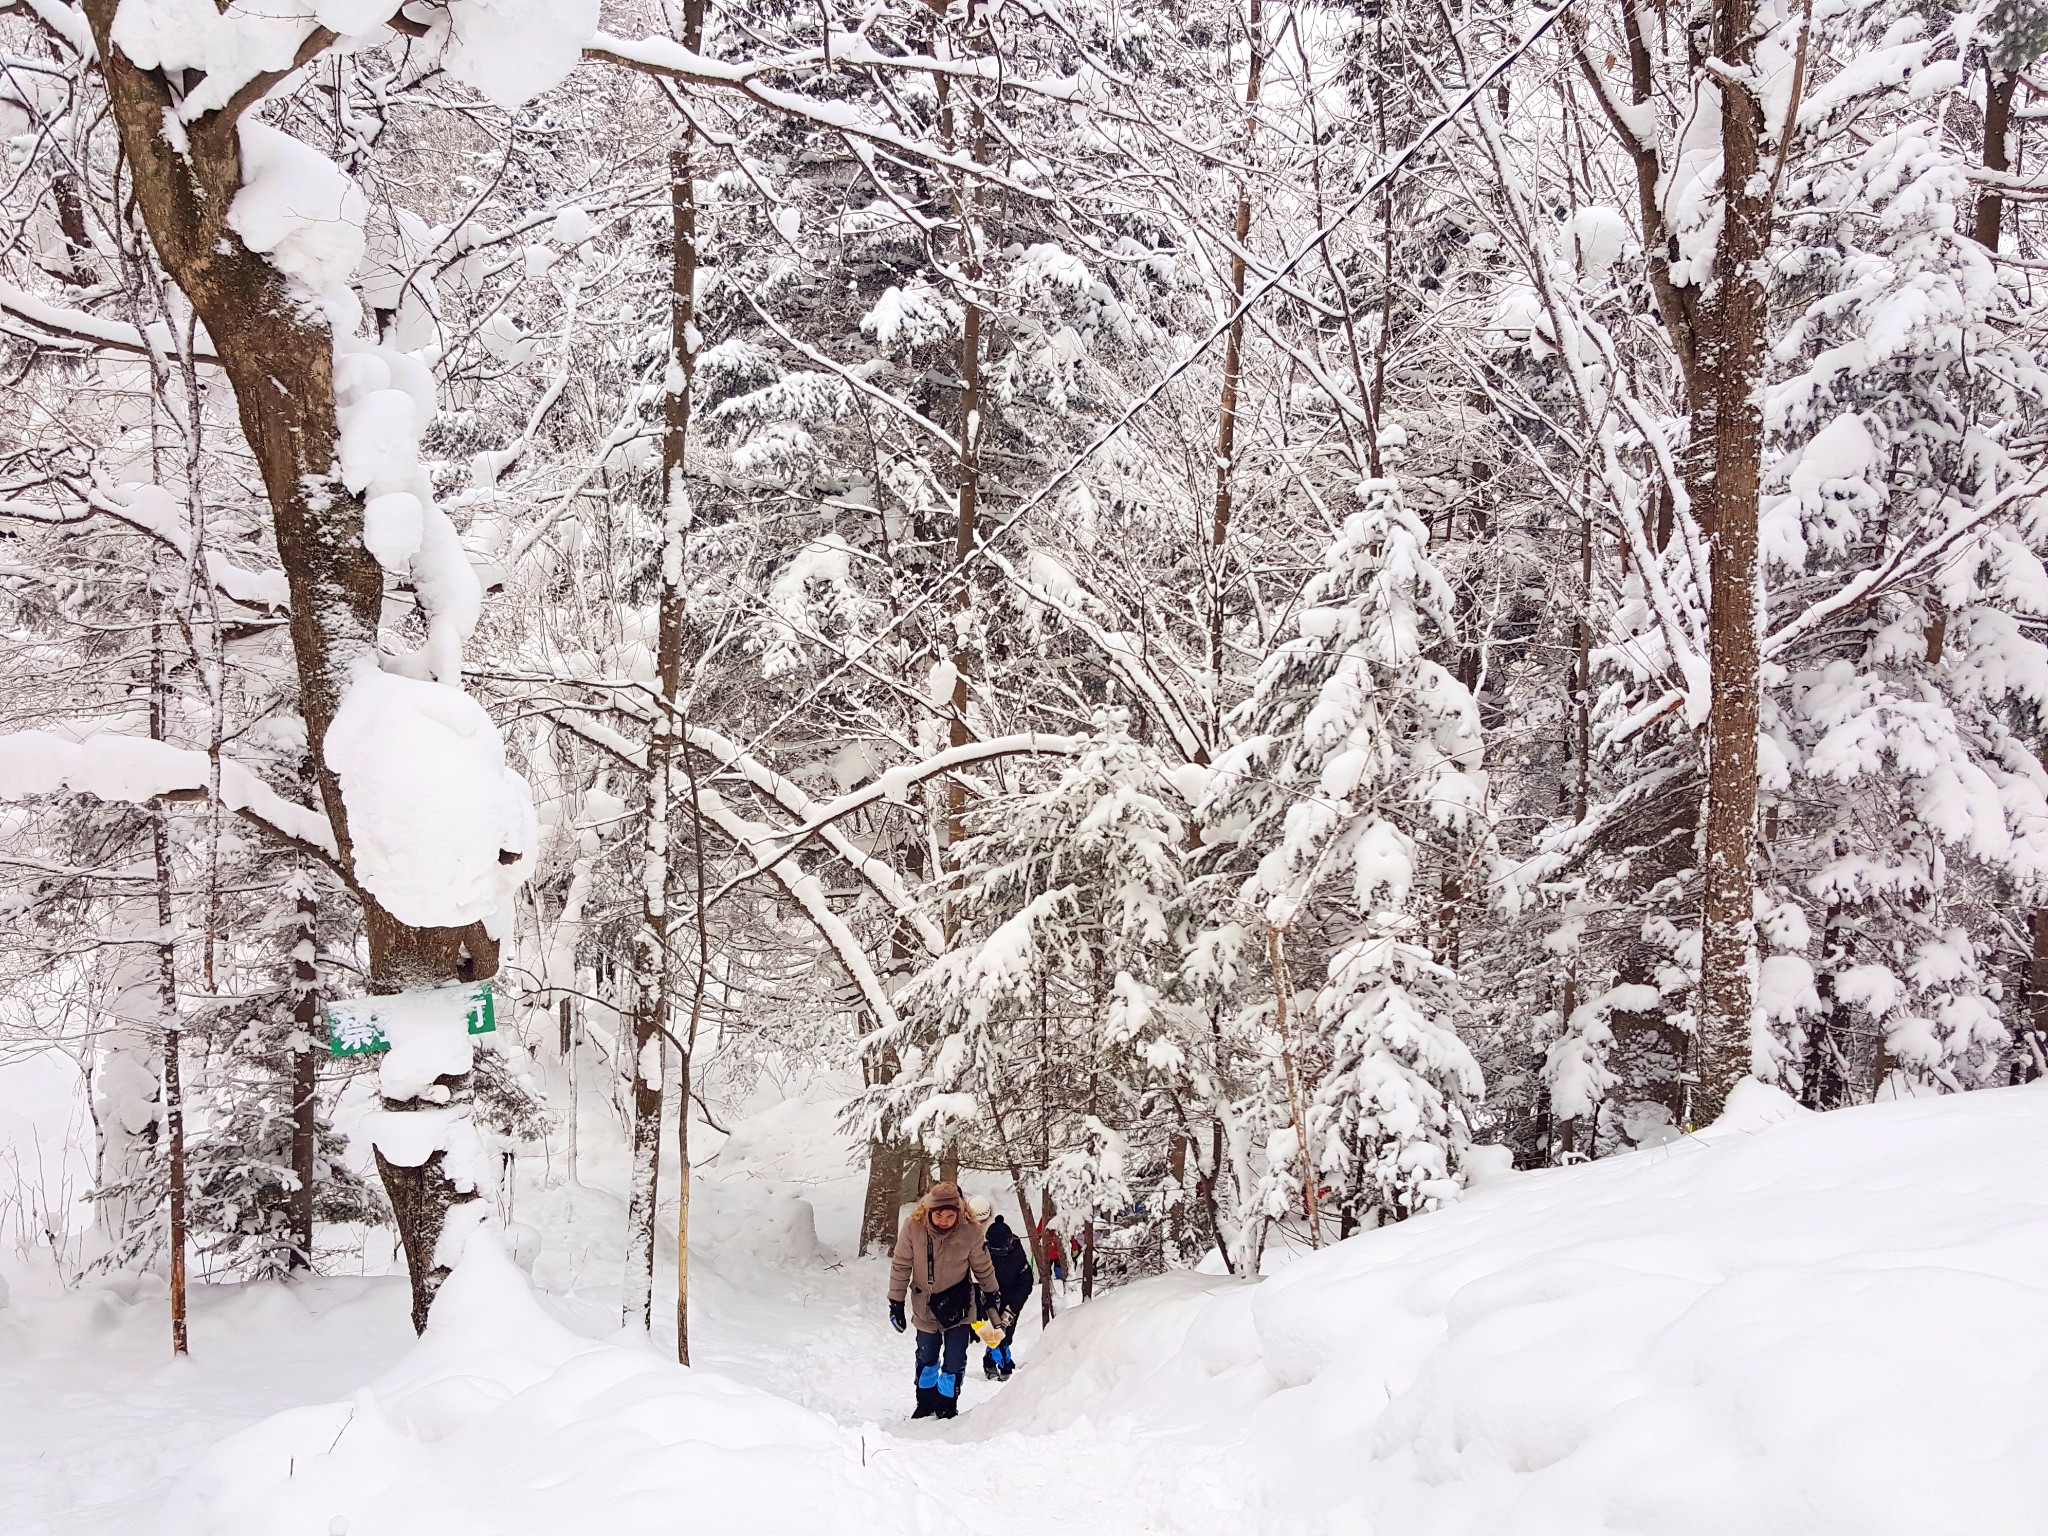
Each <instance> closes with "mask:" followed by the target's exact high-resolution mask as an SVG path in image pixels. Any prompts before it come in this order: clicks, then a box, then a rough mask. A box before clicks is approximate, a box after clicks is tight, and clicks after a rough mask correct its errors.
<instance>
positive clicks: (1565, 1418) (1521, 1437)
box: [0, 1087, 2048, 1536]
mask: <svg viewBox="0 0 2048 1536" xmlns="http://www.w3.org/2000/svg"><path fill="white" fill-rule="evenodd" d="M827 1123H829V1105H821V1104H816V1103H808V1104H807V1103H805V1102H802V1101H798V1100H791V1101H789V1102H787V1103H784V1104H781V1105H779V1106H776V1107H775V1108H773V1109H771V1110H770V1111H768V1112H767V1113H765V1114H763V1115H760V1116H756V1117H755V1118H754V1119H753V1120H751V1121H749V1122H747V1123H745V1124H743V1125H741V1126H738V1127H737V1128H736V1129H737V1130H738V1132H739V1134H738V1135H737V1137H736V1138H735V1139H734V1141H732V1142H730V1143H727V1144H726V1145H725V1146H724V1147H723V1148H721V1149H720V1150H719V1151H718V1155H717V1157H716V1159H715V1160H713V1161H711V1162H710V1164H709V1166H707V1167H704V1168H703V1169H702V1170H701V1177H700V1179H699V1180H698V1181H697V1183H696V1185H695V1188H696V1210H695V1229H694V1230H695V1232H696V1234H697V1236H698V1238H699V1239H700V1241H699V1242H698V1243H697V1244H695V1245H693V1255H692V1263H693V1268H694V1270H695V1275H696V1282H697V1283H696V1285H695V1288H694V1296H693V1319H694V1328H693V1336H694V1338H695V1342H696V1351H695V1352H696V1357H697V1360H698V1361H699V1369H697V1370H695V1371H692V1372H683V1371H681V1370H679V1369H677V1368H675V1367H673V1366H671V1365H668V1364H666V1363H665V1355H666V1348H667V1343H668V1341H667V1340H666V1339H658V1340H657V1341H656V1342H657V1345H658V1346H659V1347H657V1348H655V1349H649V1348H648V1347H646V1346H645V1345H630V1346H628V1345H622V1344H621V1343H619V1342H617V1340H616V1338H615V1334H614V1329H613V1326H612V1325H613V1320H614V1318H615V1316H616V1311H615V1309H616V1299H617V1292H616V1273H617V1243H618V1236H617V1234H618V1230H619V1225H620V1223H619V1212H618V1210H617V1208H616V1202H615V1201H614V1200H612V1198H611V1197H610V1196H608V1195H605V1194H603V1193H602V1192H601V1189H602V1186H603V1185H605V1184H607V1183H609V1182H611V1179H610V1174H611V1172H612V1170H609V1169H607V1168H606V1167H604V1166H603V1164H602V1160H601V1159H600V1160H595V1161H593V1162H592V1163H591V1164H590V1165H589V1166H587V1167H586V1168H585V1170H584V1172H585V1181H586V1187H583V1188H574V1187H569V1186H566V1185H563V1184H561V1183H560V1182H559V1173H560V1170H559V1169H557V1170H555V1178H556V1182H554V1183H552V1184H551V1185H549V1187H546V1188H542V1187H540V1185H541V1184H544V1183H547V1180H546V1179H541V1180H538V1181H530V1182H529V1183H528V1185H527V1186H526V1187H523V1188H522V1189H521V1191H520V1193H519V1196H518V1202H519V1203H518V1209H517V1212H516V1214H517V1216H518V1217H519V1219H520V1220H521V1221H523V1222H528V1223H531V1224H532V1225H534V1226H535V1227H537V1228H539V1229H540V1230H541V1231H542V1233H543V1235H544V1237H545V1242H546V1246H545V1247H544V1249H543V1251H542V1254H541V1257H540V1259H539V1261H538V1263H537V1264H536V1266H535V1276H536V1278H537V1279H538V1280H539V1281H540V1282H541V1283H542V1285H543V1286H545V1287H548V1288H549V1289H550V1290H552V1291H554V1292H556V1293H557V1294H554V1295H537V1294H536V1293H535V1292H534V1291H532V1290H531V1289H530V1288H529V1286H528V1284H527V1282H526V1281H525V1279H524V1278H523V1277H521V1276H520V1275H519V1273H518V1271H517V1270H516V1269H515V1268H514V1267H513V1265H512V1264H511V1262H510V1261H509V1260H508V1259H506V1258H505V1257H504V1256H503V1254H502V1251H501V1250H499V1249H498V1248H497V1247H496V1246H495V1245H493V1244H491V1243H488V1242H487V1243H484V1244H481V1245H480V1246H479V1247H478V1249H477V1252H476V1255H475V1256H474V1261H473V1262H465V1264H464V1265H463V1267H462V1269H461V1271H460V1272H459V1273H458V1276H457V1282H459V1283H456V1284H452V1286H451V1292H450V1295H449V1301H448V1304H447V1305H446V1306H445V1307H444V1309H443V1310H442V1311H437V1315H436V1319H435V1324H434V1328H433V1329H432V1330H430V1334H429V1337H428V1339H427V1340H426V1341H425V1342H424V1343H423V1344H421V1345H419V1346H417V1347H416V1348H415V1347H409V1339H408V1338H407V1334H406V1330H405V1328H404V1325H403V1296H402V1294H401V1291H400V1288H399V1286H398V1285H397V1283H396V1282H392V1281H361V1280H330V1281H325V1282H320V1283H318V1284H317V1285H314V1286H311V1287H305V1288H302V1289H300V1290H298V1291H296V1292H286V1291H284V1290H281V1289H280V1288H276V1287H256V1288H250V1289H248V1290H245V1291H242V1292H239V1293H224V1292H215V1293H209V1294H207V1295H206V1297H205V1299H204V1300H203V1302H202V1304H201V1310H200V1314H199V1321H198V1327H197V1330H196V1332H195V1338H194V1348H195V1358H194V1360H192V1361H191V1362H189V1363H187V1364H184V1365H179V1366H175V1367H174V1366H171V1365H169V1364H168V1363H165V1362H163V1360H162V1353H161V1351H162V1339H161V1335H162V1316H163V1313H162V1303H161V1300H160V1298H159V1297H157V1296H154V1295H142V1294H138V1295H136V1296H135V1297H134V1298H133V1299H131V1300H127V1301H123V1300H120V1299H118V1298H112V1297H108V1296H98V1297H92V1296H78V1295H72V1296H66V1297H51V1296H48V1295H39V1294H37V1292H36V1288H35V1287H34V1286H33V1285H26V1284H23V1283H21V1282H20V1280H19V1279H17V1283H16V1286H15V1298H14V1303H13V1305H12V1306H10V1307H9V1308H7V1309H5V1310H0V1532H5V1533H6V1536H15V1533H16V1532H20V1533H23V1536H97V1533H100V1532H114V1531H121V1532H130V1531H147V1530H150V1529H152V1528H154V1529H159V1530H163V1531H167V1532H171V1533H176V1536H186V1533H195V1536H196V1533H199V1532H206V1533H209V1536H229V1533H248V1536H293V1533H297V1532H301V1531H303V1532H305V1533H307V1536H323V1533H326V1536H428V1533H432V1536H526V1533H532V1536H542V1533H545V1536H578V1533H582V1532H590V1533H593V1536H595V1533H599V1532H602V1533H604V1536H628V1533H635V1532H643V1531H644V1532H648V1533H654V1532H662V1533H664V1536H666V1533H671V1532H674V1531H676V1530H681V1529H688V1530H692V1531H705V1532H728V1531H729V1532H733V1533H744V1536H770V1533H774V1532H780V1531H785V1530H786V1531H790V1532H792V1533H794V1532H798V1531H805V1532H826V1533H836V1532H841V1531H844V1532H861V1533H864V1536H865V1533H869V1532H889V1533H893V1532H919V1533H923V1532H931V1533H933V1536H938V1533H942V1532H943V1533H946V1536H953V1533H969V1536H982V1533H987V1536H1009V1533H1011V1532H1018V1533H1022V1532H1027V1531H1028V1532H1031V1533H1033V1536H1042V1533H1043V1532H1044V1531H1045V1530H1046V1529H1047V1528H1048V1526H1054V1527H1056V1526H1058V1525H1060V1524H1062V1523H1064V1524H1066V1525H1068V1526H1072V1527H1074V1528H1077V1529H1085V1530H1087V1531H1089V1532H1090V1533H1091V1536H1092V1533H1102V1536H1139V1533H1146V1532H1161V1533H1165V1532H1190V1533H1193V1532H1202V1533H1205V1536H1207V1533H1214V1532H1218V1531H1228V1532H1232V1533H1240V1532H1242V1533H1255V1536H1264V1533H1272V1536H1282V1533H1285V1536H1299V1533H1309V1536H1315V1533H1321V1532H1329V1533H1332V1536H1335V1533H1339V1532H1341V1533H1345V1536H1482V1533H1485V1536H1493V1533H1500V1536H1508V1533H1513V1536H1591V1533H1596V1532H1614V1533H1633V1536H1693V1533H1695V1532H1698V1533H1701V1536H1706V1533H1709V1532H1711V1533H1713V1536H1730V1533H1741V1536H1749V1533H1752V1532H1756V1533H1784V1536H1949V1533H1954V1536H1965V1533H1967V1536H2034V1533H2048V1462H2044V1459H2043V1458H2042V1457H2041V1456H2040V1454H2039V1447H2040V1446H2041V1445H2042V1444H2043V1443H2044V1440H2048V1179H2044V1177H2043V1175H2044V1173H2048V1089H2042V1088H2038V1087H2036V1088H2026V1089H2015V1090H2005V1091H2001V1092H1996V1093H1981V1094H1975V1095H1970V1096H1967V1097H1963V1098H1955V1099H1944V1100H1935V1101H1923V1102H1919V1103H1908V1104H1887V1105H1879V1106H1874V1107H1871V1108H1867V1109H1861V1110H1853V1111H1847V1112H1843V1113H1838V1114H1834V1115H1829V1116H1811V1115H1806V1114H1803V1113H1801V1112H1797V1111H1795V1110H1791V1109H1790V1108H1789V1106H1787V1105H1785V1104H1784V1103H1783V1101H1782V1100H1774V1099H1773V1098H1772V1097H1771V1096H1770V1095H1769V1094H1768V1093H1767V1092H1764V1093H1757V1094H1749V1095H1746V1096H1745V1097H1744V1098H1743V1100H1742V1101H1741V1105H1740V1108H1739V1112H1738V1113H1737V1114H1736V1115H1735V1116H1733V1117H1732V1119H1731V1122H1730V1123H1725V1124H1723V1125H1722V1126H1720V1127H1717V1128H1714V1129H1712V1130H1710V1131H1709V1132H1708V1133H1705V1134H1704V1135H1702V1136H1700V1137H1697V1138H1692V1139H1690V1140H1688V1141H1686V1142H1683V1143H1680V1144H1677V1145H1674V1146H1672V1147H1670V1148H1665V1149H1660V1150H1659V1151H1657V1152H1653V1153H1646V1154H1640V1155H1638V1156H1635V1157H1630V1158H1622V1159H1614V1160H1611V1161H1608V1162H1603V1163H1601V1164H1597V1165H1594V1166H1592V1167H1589V1168H1579V1169H1571V1170H1562V1171H1557V1172H1550V1173H1543V1174H1532V1175H1513V1176H1509V1177H1506V1178H1503V1179H1500V1180H1498V1181H1497V1182H1494V1183H1491V1184H1489V1185H1487V1186H1486V1187H1483V1188H1480V1189H1478V1190H1475V1191H1473V1192H1472V1193H1471V1194H1469V1195H1468V1196H1467V1198H1466V1199H1465V1200H1464V1201H1463V1202H1461V1204H1460V1205H1459V1206H1457V1207H1455V1208H1453V1209H1451V1210H1449V1211H1446V1212H1443V1213H1441V1214H1439V1215H1437V1216H1435V1217H1431V1218H1426V1219H1423V1220H1420V1221H1415V1222H1410V1223H1407V1224H1405V1225H1404V1226H1401V1227H1398V1228H1393V1229H1389V1230H1387V1231H1383V1232H1380V1233H1375V1234H1368V1235H1365V1236H1363V1237H1360V1238H1357V1239H1354V1240H1353V1241H1351V1242H1349V1243H1346V1244H1343V1245H1340V1246H1339V1247H1338V1248H1336V1249H1334V1250H1332V1251H1329V1252H1326V1253H1322V1254H1315V1255H1310V1256H1307V1257H1305V1258H1302V1259H1300V1260H1299V1261H1297V1262H1295V1263H1293V1264H1291V1265H1289V1266H1288V1267H1287V1268H1286V1270H1285V1271H1284V1272H1283V1273H1281V1274H1278V1275H1276V1276H1274V1277H1272V1278H1269V1279H1268V1280H1266V1281H1264V1282H1261V1283H1259V1284H1256V1285H1250V1284H1243V1283H1238V1282H1232V1281H1228V1280H1218V1279H1212V1278H1207V1277H1200V1276H1187V1275H1182V1276H1172V1277H1167V1278H1165V1279H1162V1280H1158V1281H1150V1282H1145V1283H1142V1284H1140V1285H1136V1286H1131V1287H1127V1288H1125V1289H1123V1290H1121V1291H1118V1292H1114V1293H1111V1294H1110V1295H1108V1296H1107V1297H1105V1298H1103V1299H1101V1300H1099V1301H1098V1302H1097V1303H1095V1304H1094V1305H1091V1306H1090V1307H1088V1308H1085V1309H1075V1310H1073V1311H1071V1312H1070V1313H1068V1314H1066V1315H1065V1316H1064V1317H1063V1319H1062V1321H1061V1322H1060V1323H1059V1324H1058V1325H1056V1326H1055V1328H1054V1329H1053V1330H1052V1331H1051V1333H1050V1334H1049V1335H1047V1336H1046V1337H1045V1338H1043V1339H1039V1338H1037V1337H1035V1336H1033V1335H1032V1333H1031V1331H1030V1330H1027V1333H1026V1337H1025V1339H1024V1341H1023V1343H1022V1344H1021V1345H1020V1356H1021V1357H1022V1358H1023V1359H1024V1360H1025V1361H1026V1365H1025V1368H1024V1370H1023V1371H1022V1372H1020V1374H1019V1375H1018V1377H1017V1379H1016V1380H1014V1381H1013V1382H1011V1383H1009V1384H1008V1385H1005V1386H1001V1387H995V1386H990V1385H985V1384H984V1383H982V1382H981V1380H980V1379H979V1377H978V1376H977V1375H976V1374H974V1369H971V1370H970V1376H969V1386H968V1395H967V1398H966V1407H967V1412H966V1414H965V1415H964V1416H963V1417H962V1419H961V1420H959V1421H958V1422H957V1423H955V1424H952V1425H948V1426H933V1425H910V1424H906V1423H905V1422H903V1419H902V1414H903V1412H904V1410H905V1408H906V1407H907V1400H908V1397H909V1382H908V1368H907V1367H908V1346H907V1343H906V1342H905V1341H904V1340H901V1339H898V1338H897V1337H896V1336H895V1335H894V1334H892V1333H890V1332H889V1331H888V1329H887V1327H886V1324H885V1322H884V1321H883V1309H882V1305H881V1302H880V1295H881V1288H882V1267H881V1265H880V1263H879V1262H878V1261H875V1260H867V1261H858V1260H854V1261H848V1260H846V1259H844V1258H842V1257H841V1254H842V1253H843V1252H844V1250H845V1248H846V1247H847V1246H850V1243H849V1239H850V1235H851V1231H852V1222H853V1216H854V1206H855V1203H856V1201H857V1199H858V1193H859V1179H858V1176H857V1175H856V1174H855V1173H854V1172H853V1171H852V1170H850V1169H844V1168H843V1167H841V1166H838V1165H837V1158H838V1157H839V1156H840V1155H841V1154H838V1153H833V1152H831V1151H830V1148H829V1138H827V1137H826V1136H824V1135H823V1134H822V1133H821V1130H820V1128H821V1127H822V1126H824V1125H826V1124H827ZM706 1140H707V1143H715V1142H716V1141H717V1138H716V1137H715V1136H707V1138H706ZM444 1312H445V1317H444V1315H443V1313H444ZM976 1369H978V1366H977V1367H976ZM284 1407H289V1408H290V1409H291V1411H289V1412H287V1413H284V1414H282V1415H281V1416H279V1417H276V1418H272V1419H269V1420H267V1421H264V1422H262V1423H260V1424H256V1426H255V1427H254V1428H244V1426H248V1425H251V1424H252V1423H254V1422H255V1421H257V1420H258V1419H260V1418H261V1416H262V1415H264V1414H265V1413H267V1412H270V1411H272V1410H275V1409H278V1408H284ZM234 1431H240V1432H239V1433H231V1432H234ZM224 1436H225V1437H226V1438H225V1439H223V1437H224ZM216 1442H218V1443H216ZM209 1446H211V1447H212V1449H208V1447H209ZM181 1478H182V1479H183V1481H182V1482H181V1481H180V1479H181ZM174 1487H175V1490H176V1491H175V1492H174V1491H173V1490H174ZM159 1509H161V1510H162V1518H161V1523H159V1524H157V1525H155V1526H152V1525H150V1524H148V1523H144V1522H143V1520H142V1517H143V1515H144V1512H145V1511H155V1510H159ZM337 1522H338V1523H337Z"/></svg>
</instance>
